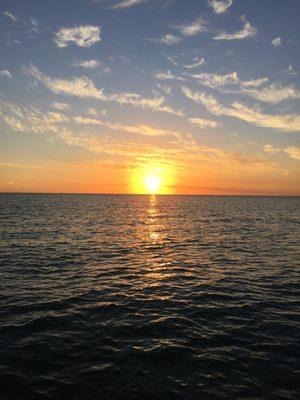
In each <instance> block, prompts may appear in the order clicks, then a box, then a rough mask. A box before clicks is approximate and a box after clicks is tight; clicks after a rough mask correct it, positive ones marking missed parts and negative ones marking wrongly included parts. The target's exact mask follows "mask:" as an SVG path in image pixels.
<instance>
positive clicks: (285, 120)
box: [182, 86, 300, 132]
mask: <svg viewBox="0 0 300 400" xmlns="http://www.w3.org/2000/svg"><path fill="white" fill-rule="evenodd" d="M182 90H183V93H184V94H185V96H186V97H187V98H189V99H191V100H193V101H195V102H197V103H200V104H203V105H204V106H205V107H206V108H207V110H208V111H209V112H211V113H212V114H214V115H227V116H231V117H235V118H238V119H241V120H243V121H246V122H248V123H250V124H253V125H257V126H262V127H266V128H273V129H277V130H281V131H285V132H298V131H300V116H299V115H295V114H288V115H270V114H264V113H262V112H261V111H260V110H259V109H253V108H251V107H248V106H246V105H245V104H243V103H239V102H234V103H232V104H231V106H223V105H222V104H220V103H219V102H218V101H217V99H216V98H215V97H213V96H211V95H207V94H206V93H204V92H193V91H191V90H190V89H189V88H187V87H185V86H183V87H182Z"/></svg>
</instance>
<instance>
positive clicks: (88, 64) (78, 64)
mask: <svg viewBox="0 0 300 400" xmlns="http://www.w3.org/2000/svg"><path fill="white" fill-rule="evenodd" d="M72 65H74V67H82V68H86V69H94V68H97V67H98V66H99V62H98V61H97V60H89V61H78V62H76V63H73V64H72Z"/></svg>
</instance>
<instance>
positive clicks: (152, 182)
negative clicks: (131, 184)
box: [145, 176, 162, 194]
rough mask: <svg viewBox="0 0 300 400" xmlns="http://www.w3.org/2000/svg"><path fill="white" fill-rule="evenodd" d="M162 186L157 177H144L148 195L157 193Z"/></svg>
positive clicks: (160, 180)
mask: <svg viewBox="0 0 300 400" xmlns="http://www.w3.org/2000/svg"><path fill="white" fill-rule="evenodd" d="M161 184H162V179H161V178H160V177H158V176H146V178H145V185H146V190H147V192H148V193H151V194H156V193H158V192H159V189H160V187H161Z"/></svg>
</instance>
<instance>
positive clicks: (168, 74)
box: [153, 69, 184, 81]
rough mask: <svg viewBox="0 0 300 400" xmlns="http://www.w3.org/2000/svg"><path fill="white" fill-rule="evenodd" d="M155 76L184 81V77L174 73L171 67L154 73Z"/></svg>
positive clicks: (164, 79)
mask: <svg viewBox="0 0 300 400" xmlns="http://www.w3.org/2000/svg"><path fill="white" fill-rule="evenodd" d="M153 76H154V78H156V79H159V80H161V81H183V80H184V79H183V78H182V77H180V76H177V75H174V74H173V73H172V72H171V71H170V70H169V69H168V70H167V71H165V72H157V73H155V74H153Z"/></svg>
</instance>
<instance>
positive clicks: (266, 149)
mask: <svg viewBox="0 0 300 400" xmlns="http://www.w3.org/2000/svg"><path fill="white" fill-rule="evenodd" d="M280 151H281V149H279V148H278V147H274V146H273V145H271V144H266V145H264V152H265V153H267V154H278V153H280Z"/></svg>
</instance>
